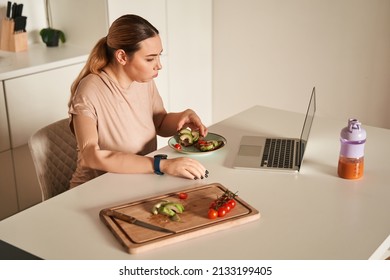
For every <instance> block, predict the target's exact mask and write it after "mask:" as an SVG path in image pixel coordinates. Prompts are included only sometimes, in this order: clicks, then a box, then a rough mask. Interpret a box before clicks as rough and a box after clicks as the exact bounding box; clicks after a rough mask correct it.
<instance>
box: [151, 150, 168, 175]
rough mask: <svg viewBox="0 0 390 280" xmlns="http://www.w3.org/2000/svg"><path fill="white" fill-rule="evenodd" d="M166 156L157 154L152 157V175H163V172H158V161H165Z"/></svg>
mask: <svg viewBox="0 0 390 280" xmlns="http://www.w3.org/2000/svg"><path fill="white" fill-rule="evenodd" d="M167 158H168V156H167V155H164V154H159V155H155V156H154V161H153V168H154V173H156V174H157V175H164V172H161V170H160V161H161V160H162V159H167Z"/></svg>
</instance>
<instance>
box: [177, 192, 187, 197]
mask: <svg viewBox="0 0 390 280" xmlns="http://www.w3.org/2000/svg"><path fill="white" fill-rule="evenodd" d="M187 197H188V194H187V193H184V192H181V193H179V198H180V199H187Z"/></svg>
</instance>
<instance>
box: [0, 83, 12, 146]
mask: <svg viewBox="0 0 390 280" xmlns="http://www.w3.org/2000/svg"><path fill="white" fill-rule="evenodd" d="M0 85H1V84H0ZM9 149H10V142H9V133H8V121H7V111H6V107H5V99H4V91H3V87H2V86H1V87H0V152H3V151H6V150H9Z"/></svg>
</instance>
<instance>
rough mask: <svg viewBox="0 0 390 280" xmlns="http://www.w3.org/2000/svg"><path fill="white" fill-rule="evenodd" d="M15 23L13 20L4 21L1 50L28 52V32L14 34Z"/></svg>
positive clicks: (2, 23)
mask: <svg viewBox="0 0 390 280" xmlns="http://www.w3.org/2000/svg"><path fill="white" fill-rule="evenodd" d="M14 27H15V22H14V21H13V20H12V19H4V18H3V19H2V21H1V35H0V49H1V50H3V51H10V52H22V51H26V50H27V32H18V33H15V32H14Z"/></svg>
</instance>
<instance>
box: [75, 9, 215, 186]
mask: <svg viewBox="0 0 390 280" xmlns="http://www.w3.org/2000/svg"><path fill="white" fill-rule="evenodd" d="M161 53H162V44H161V39H160V36H159V32H158V30H157V29H156V28H155V27H153V26H152V25H151V24H150V23H149V22H148V21H146V20H145V19H143V18H141V17H139V16H136V15H124V16H122V17H120V18H118V19H117V20H116V21H115V22H114V23H113V24H112V25H111V27H110V29H109V32H108V35H107V36H106V37H104V38H102V39H100V40H99V41H98V42H97V44H96V45H95V47H94V48H93V50H92V52H91V54H90V56H89V58H88V61H87V63H86V65H85V66H84V68H83V69H82V71H81V73H80V74H79V76H78V77H77V79H76V80H75V81H74V83H73V84H72V88H71V98H70V102H69V115H70V126H71V129H72V131H73V132H74V133H75V135H76V139H77V145H78V162H77V169H76V171H75V173H74V174H73V177H72V180H71V184H70V186H71V188H72V187H75V186H77V185H80V184H82V183H84V182H86V181H88V180H90V179H92V178H95V177H97V176H99V175H101V174H103V173H105V172H114V173H157V174H164V173H166V174H169V175H173V176H179V177H184V178H188V179H203V178H204V177H207V174H208V171H207V170H206V169H205V167H204V166H203V165H202V164H201V163H199V162H198V161H196V160H193V159H191V158H186V157H180V158H173V159H164V158H161V157H157V158H152V157H148V156H145V155H146V154H148V153H150V152H152V151H154V150H156V148H157V139H156V134H158V135H160V136H163V137H168V136H172V135H173V134H175V133H176V132H177V131H178V130H179V129H181V128H183V127H191V128H192V129H198V130H199V133H200V135H203V136H205V135H206V134H207V128H206V127H205V126H204V125H203V124H202V122H201V120H200V119H199V117H198V116H197V115H196V113H195V112H193V111H192V110H189V109H188V110H185V111H183V112H180V113H167V112H166V110H165V109H164V106H163V102H162V99H161V97H160V95H159V93H158V90H157V88H156V85H155V83H154V81H153V79H154V78H156V77H157V75H158V71H159V70H161V67H162V66H161V63H160V55H161Z"/></svg>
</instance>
